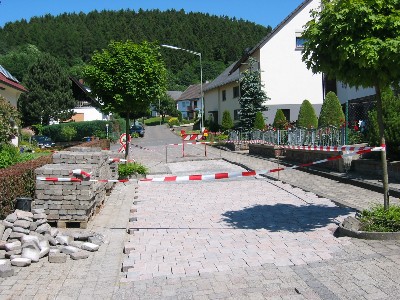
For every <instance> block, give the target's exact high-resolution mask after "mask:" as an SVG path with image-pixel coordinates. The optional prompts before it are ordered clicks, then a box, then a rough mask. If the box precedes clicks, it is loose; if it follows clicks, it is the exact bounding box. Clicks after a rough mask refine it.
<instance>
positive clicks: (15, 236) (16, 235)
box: [8, 231, 27, 240]
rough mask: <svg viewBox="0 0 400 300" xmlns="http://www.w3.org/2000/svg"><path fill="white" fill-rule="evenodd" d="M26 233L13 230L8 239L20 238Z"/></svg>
mask: <svg viewBox="0 0 400 300" xmlns="http://www.w3.org/2000/svg"><path fill="white" fill-rule="evenodd" d="M25 235H27V234H26V233H22V232H15V231H13V232H11V233H10V237H9V238H8V239H9V240H13V239H16V240H19V239H21V238H22V237H24V236H25Z"/></svg>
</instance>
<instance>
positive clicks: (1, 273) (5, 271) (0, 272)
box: [0, 264, 14, 278]
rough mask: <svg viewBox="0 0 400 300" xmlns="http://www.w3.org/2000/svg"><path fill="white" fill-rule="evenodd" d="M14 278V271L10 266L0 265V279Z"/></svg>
mask: <svg viewBox="0 0 400 300" xmlns="http://www.w3.org/2000/svg"><path fill="white" fill-rule="evenodd" d="M11 276H14V269H13V268H12V267H11V266H10V265H6V264H3V265H2V264H0V278H6V277H11Z"/></svg>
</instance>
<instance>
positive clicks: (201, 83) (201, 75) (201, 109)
mask: <svg viewBox="0 0 400 300" xmlns="http://www.w3.org/2000/svg"><path fill="white" fill-rule="evenodd" d="M161 47H165V48H169V49H174V50H182V51H186V52H189V53H191V54H194V55H198V56H199V58H200V105H201V107H200V113H201V117H200V130H201V131H202V132H203V126H204V101H203V66H202V64H201V53H200V52H195V51H192V50H188V49H184V48H180V47H176V46H171V45H161Z"/></svg>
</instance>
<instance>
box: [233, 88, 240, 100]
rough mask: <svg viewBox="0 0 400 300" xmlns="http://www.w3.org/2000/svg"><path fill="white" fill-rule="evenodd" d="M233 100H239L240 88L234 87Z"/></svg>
mask: <svg viewBox="0 0 400 300" xmlns="http://www.w3.org/2000/svg"><path fill="white" fill-rule="evenodd" d="M233 98H239V86H234V87H233Z"/></svg>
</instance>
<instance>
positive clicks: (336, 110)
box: [318, 92, 345, 127]
mask: <svg viewBox="0 0 400 300" xmlns="http://www.w3.org/2000/svg"><path fill="white" fill-rule="evenodd" d="M344 122H345V116H344V112H343V110H342V106H341V105H340V101H339V98H338V97H337V96H336V94H335V93H334V92H329V93H328V94H326V97H325V100H324V103H322V107H321V113H320V115H319V119H318V126H319V127H328V126H335V127H340V126H342V125H343V124H344Z"/></svg>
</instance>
